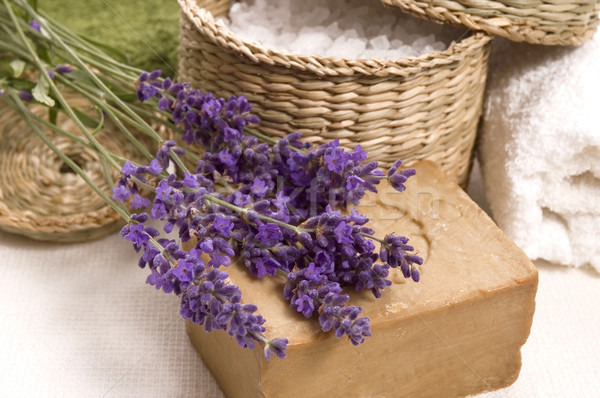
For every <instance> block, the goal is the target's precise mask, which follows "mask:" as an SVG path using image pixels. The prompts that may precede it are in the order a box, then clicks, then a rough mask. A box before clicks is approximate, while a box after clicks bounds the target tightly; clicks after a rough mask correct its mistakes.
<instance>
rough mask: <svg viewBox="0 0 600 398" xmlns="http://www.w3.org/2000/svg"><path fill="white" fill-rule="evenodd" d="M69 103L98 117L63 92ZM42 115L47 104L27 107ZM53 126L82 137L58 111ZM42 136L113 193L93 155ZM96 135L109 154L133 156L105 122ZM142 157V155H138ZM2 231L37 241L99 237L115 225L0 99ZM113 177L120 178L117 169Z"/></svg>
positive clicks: (56, 137)
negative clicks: (55, 124)
mask: <svg viewBox="0 0 600 398" xmlns="http://www.w3.org/2000/svg"><path fill="white" fill-rule="evenodd" d="M63 94H64V95H65V97H66V98H67V101H68V102H69V104H70V105H71V106H73V107H77V108H78V109H80V110H82V111H84V112H86V113H88V114H90V115H92V116H94V117H98V114H97V111H95V110H93V108H92V106H91V104H90V103H89V102H87V100H85V99H83V98H82V97H79V96H75V94H73V93H70V92H68V91H64V92H63ZM30 109H31V110H32V111H33V112H34V113H35V114H36V115H38V116H40V117H47V115H48V108H46V107H44V106H41V105H31V106H30ZM57 125H58V126H60V127H61V128H63V129H64V130H66V131H69V132H71V133H73V134H77V135H80V136H81V135H82V134H81V132H80V131H79V129H78V128H77V126H76V125H75V124H74V122H73V121H72V120H70V119H68V118H67V117H66V116H65V115H64V114H63V113H62V112H59V114H58V118H57ZM44 132H45V134H46V135H47V136H48V137H49V138H50V139H51V140H52V142H53V143H54V144H55V145H56V146H57V147H58V148H59V149H61V151H63V152H64V153H66V154H67V155H69V156H70V157H71V158H72V159H73V160H74V161H75V162H76V163H77V164H79V165H80V166H81V167H82V169H83V170H84V171H85V172H86V173H87V174H88V175H89V176H90V178H91V180H92V181H94V182H95V183H96V184H97V185H98V186H99V187H100V188H101V189H102V190H103V191H104V192H106V193H107V194H108V195H109V196H111V195H112V192H111V189H110V187H109V186H108V183H107V182H106V178H105V175H104V173H103V169H102V165H101V164H100V162H99V160H98V156H97V154H96V153H95V152H94V151H92V150H91V149H89V148H86V147H84V146H82V145H80V144H77V143H75V142H73V141H72V140H70V139H69V138H66V137H64V136H61V135H59V134H57V133H54V132H52V131H50V130H46V129H44ZM96 138H97V139H98V140H99V141H100V142H101V143H102V145H103V146H105V147H106V149H107V150H108V151H110V152H113V153H116V154H119V155H121V156H125V157H127V158H128V159H131V160H134V161H135V160H136V158H139V155H138V156H137V157H136V156H134V155H135V154H136V153H137V151H136V149H135V148H134V147H133V146H132V144H130V142H129V141H128V140H127V138H125V137H124V136H123V134H121V133H120V132H117V131H116V127H114V126H113V125H111V124H110V122H109V121H105V128H104V129H103V130H102V131H100V132H99V133H97V134H96ZM137 160H141V159H137ZM0 170H2V173H0V229H1V230H4V231H8V232H12V233H17V234H20V235H25V236H28V237H30V238H33V239H36V240H45V241H54V242H81V241H87V240H91V239H97V238H100V237H102V236H105V235H107V234H109V233H111V232H114V231H115V230H116V229H118V228H119V225H120V221H121V217H120V216H119V215H118V214H117V213H115V212H114V211H113V210H112V208H111V207H110V206H108V205H107V204H106V203H105V202H104V201H103V200H102V199H101V198H100V197H99V196H98V195H97V194H96V193H95V192H94V191H93V190H92V189H91V188H90V187H89V186H88V185H87V184H86V183H85V182H84V181H83V180H82V179H81V178H80V177H79V176H78V175H77V174H75V173H73V172H72V171H71V170H70V169H69V167H68V166H67V165H66V164H64V163H63V161H62V160H60V159H59V158H58V156H56V155H55V154H54V152H52V151H51V150H50V148H48V147H47V146H46V145H45V144H44V143H43V142H42V140H41V139H39V138H38V137H37V136H36V135H35V134H34V133H33V132H32V131H31V130H30V128H29V126H28V125H27V124H26V122H25V121H24V120H23V119H21V117H20V116H19V114H17V113H16V112H15V111H14V110H13V109H12V108H11V107H9V106H8V105H7V104H6V103H4V102H3V101H0ZM112 178H113V179H117V178H119V173H118V171H116V170H113V171H112Z"/></svg>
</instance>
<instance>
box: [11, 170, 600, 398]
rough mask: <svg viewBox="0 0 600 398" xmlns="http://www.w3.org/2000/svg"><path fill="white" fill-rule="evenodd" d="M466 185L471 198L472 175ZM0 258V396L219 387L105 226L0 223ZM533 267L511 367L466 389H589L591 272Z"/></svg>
mask: <svg viewBox="0 0 600 398" xmlns="http://www.w3.org/2000/svg"><path fill="white" fill-rule="evenodd" d="M470 192H471V195H472V196H473V197H475V198H479V199H480V200H481V198H482V188H481V184H480V178H479V177H478V175H477V174H475V175H474V178H473V183H472V189H471V191H470ZM0 259H1V260H0V302H2V303H3V305H1V306H0V397H2V398H4V397H10V398H20V397H23V398H25V397H27V398H29V397H61V398H70V397H73V398H81V397H98V398H100V397H107V398H108V397H142V398H151V397H182V398H184V397H198V398H223V395H222V393H221V392H220V390H219V388H218V386H217V385H216V383H215V382H214V380H213V379H212V377H211V376H210V374H209V372H208V371H207V370H206V368H205V367H204V365H203V363H202V361H201V360H200V359H199V357H198V356H197V355H196V352H195V351H194V349H193V347H192V346H191V344H190V343H189V341H188V339H187V336H186V334H185V330H184V323H183V321H182V320H181V319H180V317H179V314H178V303H177V300H176V298H175V297H171V296H167V295H165V294H163V293H161V292H157V291H156V290H154V288H153V287H151V286H148V285H146V284H145V278H146V270H141V269H139V268H138V267H137V265H136V263H137V260H136V256H135V254H134V252H133V250H132V249H130V246H129V244H128V242H125V241H124V240H123V239H122V238H121V237H119V236H118V235H117V234H115V235H112V236H109V237H107V238H104V239H102V240H99V241H96V242H91V243H82V244H71V245H64V244H60V245H59V244H48V243H39V242H34V241H31V240H28V239H27V238H22V237H19V236H16V235H10V234H6V233H1V232H0ZM539 273H540V282H539V290H538V294H537V308H536V313H535V317H534V322H533V327H532V330H531V335H530V337H529V340H528V342H527V343H526V344H525V346H524V347H523V349H522V354H523V368H522V371H521V375H520V377H519V379H518V380H517V381H516V383H515V384H513V385H512V386H510V387H508V388H506V389H503V390H499V391H496V392H491V393H487V394H483V395H480V396H478V398H520V397H529V398H567V397H574V398H575V397H576V398H587V397H589V398H595V397H598V396H599V394H600V360H599V358H600V338H599V337H598V332H599V331H600V310H599V308H600V289H599V288H598V287H599V286H600V274H599V273H598V272H596V271H594V270H593V269H591V268H590V267H582V268H564V267H558V266H553V265H549V264H540V265H539ZM425 355H426V353H425ZM332 398H333V397H332ZM335 398H337V397H335ZM340 398H343V397H340Z"/></svg>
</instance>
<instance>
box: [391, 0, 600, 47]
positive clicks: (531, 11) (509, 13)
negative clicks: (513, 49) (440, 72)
mask: <svg viewBox="0 0 600 398" xmlns="http://www.w3.org/2000/svg"><path fill="white" fill-rule="evenodd" d="M381 1H382V2H383V3H384V5H386V6H395V7H399V8H400V9H401V10H402V11H404V12H406V13H409V14H413V15H416V16H419V17H421V18H425V19H430V20H433V21H437V22H442V23H451V24H453V25H459V26H466V27H468V28H469V29H472V30H482V31H485V32H487V33H489V34H492V35H498V36H502V37H506V38H508V39H510V40H512V41H518V42H521V41H525V42H529V43H533V44H545V45H580V44H582V43H584V42H585V41H587V40H589V39H590V38H591V37H592V36H593V35H594V32H595V31H596V28H597V27H598V23H599V19H598V13H599V12H600V0H545V1H542V0H502V1H497V0H494V1H491V0H459V1H452V0H420V1H414V0H381Z"/></svg>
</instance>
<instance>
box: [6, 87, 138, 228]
mask: <svg viewBox="0 0 600 398" xmlns="http://www.w3.org/2000/svg"><path fill="white" fill-rule="evenodd" d="M8 95H9V97H10V100H9V101H7V102H8V103H9V104H10V105H11V106H12V107H13V109H15V111H16V112H17V113H19V114H20V115H21V117H22V118H23V120H25V122H26V123H27V124H28V125H29V127H30V128H31V129H32V130H33V131H34V132H35V133H36V134H37V136H38V137H40V139H41V140H42V141H43V142H44V144H46V145H47V146H48V148H50V149H51V150H52V151H53V152H54V153H55V154H56V155H57V156H58V157H59V158H60V159H61V160H62V161H63V162H65V163H66V164H67V165H68V166H69V167H70V168H71V169H72V170H73V171H74V172H75V173H77V174H78V175H79V176H80V177H81V178H82V179H83V180H84V181H85V182H86V183H87V184H88V185H89V186H90V187H91V188H92V189H93V190H94V192H96V194H97V195H98V196H100V197H101V198H102V199H103V200H104V201H105V202H106V203H107V204H108V205H109V206H110V207H112V208H113V210H114V211H116V212H117V213H118V214H119V215H120V216H121V217H123V219H124V220H125V221H126V222H128V223H129V222H130V221H131V217H130V216H129V214H128V213H127V212H126V211H125V210H123V209H121V208H120V207H119V206H118V205H117V204H116V203H115V202H114V201H113V200H112V199H111V198H109V197H108V195H106V194H105V193H104V192H103V191H102V190H101V189H100V188H99V187H98V186H97V185H96V184H95V183H94V181H92V180H91V179H90V178H89V177H88V175H87V174H86V173H85V172H84V171H83V170H82V169H81V167H79V165H78V164H77V163H75V162H74V161H73V160H71V158H69V157H68V156H67V155H65V154H64V153H63V152H62V151H61V150H60V149H58V147H57V146H56V145H54V143H53V142H52V141H51V140H50V139H49V138H48V136H46V134H44V132H43V131H42V130H41V129H40V128H39V127H38V126H37V125H36V124H35V123H34V122H33V121H32V120H31V119H30V118H28V117H27V114H26V112H25V110H26V107H25V105H24V104H23V102H22V101H21V99H20V98H19V97H18V96H17V95H15V94H14V93H13V92H9V93H8Z"/></svg>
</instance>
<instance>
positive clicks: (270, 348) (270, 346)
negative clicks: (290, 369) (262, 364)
mask: <svg viewBox="0 0 600 398" xmlns="http://www.w3.org/2000/svg"><path fill="white" fill-rule="evenodd" d="M287 345H288V339H282V338H277V339H272V340H269V341H267V343H266V344H265V349H264V351H265V358H266V359H270V358H271V353H273V354H275V356H276V357H278V358H281V359H285V350H286V348H287Z"/></svg>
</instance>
